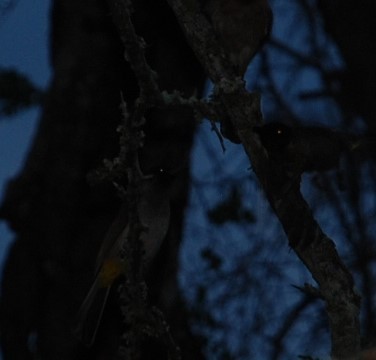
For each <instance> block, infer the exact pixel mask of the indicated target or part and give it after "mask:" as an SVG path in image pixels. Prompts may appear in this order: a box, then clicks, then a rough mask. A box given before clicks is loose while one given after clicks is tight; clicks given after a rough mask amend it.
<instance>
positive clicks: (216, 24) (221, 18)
mask: <svg viewBox="0 0 376 360" xmlns="http://www.w3.org/2000/svg"><path fill="white" fill-rule="evenodd" d="M204 10H205V12H206V14H207V15H208V17H209V19H210V21H211V23H212V26H213V28H214V31H215V32H216V34H217V36H218V38H219V41H220V42H221V44H222V46H223V48H224V50H225V52H226V54H227V55H228V57H229V60H230V61H231V63H232V64H233V65H234V67H235V69H236V71H237V72H238V73H239V75H241V76H243V75H244V73H245V71H246V70H247V67H248V64H249V63H250V61H251V60H252V58H253V57H254V56H255V54H256V53H257V51H258V50H259V49H260V48H261V46H262V45H263V43H264V42H265V40H266V39H267V37H268V35H269V32H270V30H271V26H272V19H273V16H272V12H271V10H270V7H269V4H268V1H267V0H207V1H205V2H204Z"/></svg>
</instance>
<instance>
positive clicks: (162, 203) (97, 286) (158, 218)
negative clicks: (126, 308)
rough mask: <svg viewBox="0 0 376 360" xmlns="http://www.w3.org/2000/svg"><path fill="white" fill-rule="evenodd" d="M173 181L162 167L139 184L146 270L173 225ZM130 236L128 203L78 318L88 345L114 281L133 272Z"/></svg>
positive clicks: (104, 246) (103, 251)
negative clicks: (126, 251)
mask: <svg viewBox="0 0 376 360" xmlns="http://www.w3.org/2000/svg"><path fill="white" fill-rule="evenodd" d="M171 181H173V176H170V175H169V174H168V173H167V172H166V171H165V170H164V169H159V171H158V172H157V173H156V174H153V175H147V176H144V178H143V179H142V180H141V184H140V186H139V187H140V189H139V200H138V203H137V214H138V217H139V221H140V223H141V225H142V227H143V229H144V230H143V231H142V232H141V234H140V237H139V239H140V241H141V243H142V246H143V264H144V267H145V268H146V269H147V268H149V267H150V264H151V263H152V261H153V259H154V258H155V256H156V254H157V253H158V251H159V249H160V247H161V245H162V243H163V240H164V238H165V237H166V234H167V231H168V228H169V223H170V191H171ZM129 237H130V224H129V207H128V205H127V204H126V203H124V204H123V205H122V206H121V208H120V210H119V213H118V215H117V217H116V218H115V220H114V221H113V223H112V224H111V226H110V228H109V230H108V231H107V234H106V235H105V237H104V240H103V242H102V246H101V248H100V250H99V252H98V255H97V261H96V269H95V272H94V279H93V282H92V285H91V287H90V289H89V290H88V292H87V295H86V297H85V298H84V300H83V302H82V304H81V306H80V308H79V310H78V313H77V315H76V318H75V321H74V326H73V329H72V331H73V333H74V335H75V336H76V337H77V338H78V339H79V340H80V341H81V342H82V343H84V344H85V345H86V346H88V347H90V346H92V345H93V343H94V341H95V338H96V334H97V332H98V329H99V326H100V323H101V319H102V315H103V312H104V309H105V306H106V303H107V299H108V296H109V293H110V290H111V288H112V286H113V284H114V283H115V282H116V281H117V280H118V279H119V278H120V277H121V276H125V277H126V276H127V271H130V269H129V266H128V265H129V264H128V263H127V254H124V250H125V249H126V246H124V245H125V244H126V242H127V241H129Z"/></svg>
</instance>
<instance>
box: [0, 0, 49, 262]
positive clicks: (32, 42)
mask: <svg viewBox="0 0 376 360" xmlns="http://www.w3.org/2000/svg"><path fill="white" fill-rule="evenodd" d="M5 3H6V2H5ZM14 3H15V7H14V8H13V9H12V10H10V11H9V12H7V13H6V14H5V15H1V16H0V67H2V68H15V69H17V70H19V71H20V72H22V73H24V74H26V75H27V76H29V77H30V79H31V80H32V81H33V82H34V83H35V84H37V85H38V86H41V87H43V88H45V87H46V86H47V85H48V80H49V77H50V69H49V62H48V37H49V32H48V31H49V30H48V29H49V10H50V0H33V1H30V0H16V1H14ZM38 117H39V111H38V110H35V109H34V110H31V111H25V112H22V113H20V114H18V115H17V116H14V117H11V118H5V119H0V199H2V197H3V194H4V190H5V186H6V183H7V181H8V180H9V179H10V178H11V177H13V176H15V175H16V174H17V172H18V171H20V169H21V168H22V165H23V161H24V158H25V154H26V153H27V150H28V148H29V145H30V143H31V140H32V138H33V134H34V130H35V128H36V124H37V121H38ZM11 239H12V234H11V232H10V231H9V230H8V228H7V226H6V224H5V223H4V222H2V221H0V264H3V261H4V258H5V256H6V251H7V248H8V246H9V244H10V242H11Z"/></svg>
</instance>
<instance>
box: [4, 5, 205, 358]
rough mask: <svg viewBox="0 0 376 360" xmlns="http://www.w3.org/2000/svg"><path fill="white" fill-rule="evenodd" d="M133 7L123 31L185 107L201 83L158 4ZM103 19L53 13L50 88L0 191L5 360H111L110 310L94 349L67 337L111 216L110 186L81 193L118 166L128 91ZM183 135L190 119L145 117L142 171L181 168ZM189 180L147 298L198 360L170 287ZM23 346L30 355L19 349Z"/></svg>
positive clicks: (117, 47) (115, 42) (76, 11)
mask: <svg viewBox="0 0 376 360" xmlns="http://www.w3.org/2000/svg"><path fill="white" fill-rule="evenodd" d="M134 5H135V13H134V22H135V25H136V26H137V29H138V31H139V32H140V34H141V35H142V36H144V38H145V40H146V42H147V44H148V46H149V47H148V48H147V55H148V60H149V61H150V64H151V66H152V67H153V69H154V70H155V71H156V72H157V73H158V75H159V78H158V79H159V85H160V86H161V88H162V89H168V90H172V89H175V88H177V89H179V90H181V91H183V92H185V93H186V94H189V95H191V94H192V92H193V91H194V90H195V89H200V88H201V87H202V84H203V79H204V75H203V72H202V70H201V69H200V68H199V66H198V64H197V62H196V60H195V58H194V56H193V55H192V53H191V50H190V49H189V47H188V46H187V44H186V42H185V40H184V38H183V36H182V33H181V31H180V29H179V27H178V25H177V23H176V21H175V19H174V17H173V15H172V13H171V11H170V10H169V8H168V7H167V6H166V5H165V2H164V1H157V0H143V1H141V0H140V1H137V2H136V3H135V4H134ZM109 13H110V11H109V9H108V7H107V5H106V3H105V2H104V1H101V0H83V1H75V0H55V1H54V6H53V12H52V36H51V58H52V66H53V79H52V82H51V85H50V89H49V91H48V94H47V97H46V99H45V104H44V107H43V114H42V117H41V121H40V124H39V128H38V131H37V135H36V138H35V140H34V143H33V146H32V148H31V151H30V153H29V155H28V158H27V161H26V163H25V166H24V168H23V170H22V172H21V173H20V174H19V176H18V177H17V178H15V179H14V180H12V181H11V182H10V183H9V185H8V188H7V192H6V196H5V200H4V202H3V204H2V207H1V216H2V217H3V218H5V219H6V220H7V221H8V222H9V224H10V225H11V227H12V228H13V229H14V230H15V232H16V234H17V237H16V241H15V243H14V245H13V246H12V248H11V251H10V254H9V257H8V260H7V263H6V267H5V272H4V280H3V284H2V298H1V324H2V329H1V330H2V331H1V342H2V347H3V352H4V359H5V360H7V359H12V360H17V359H23V360H24V359H28V358H32V357H33V352H36V353H37V354H38V355H39V356H40V357H41V358H42V359H49V360H53V359H59V360H62V359H73V358H75V359H79V358H82V359H84V358H87V357H88V356H90V358H91V359H100V358H105V359H109V358H111V356H114V354H116V352H117V346H118V337H119V335H121V334H119V333H118V332H117V328H116V327H114V323H113V321H112V318H111V312H112V311H111V309H107V310H106V314H107V315H105V318H104V319H103V324H102V329H100V331H99V333H98V339H97V341H96V344H95V345H94V348H93V349H86V348H84V347H83V346H81V345H80V344H79V342H78V340H77V339H76V338H75V337H74V336H73V335H72V331H71V329H72V324H73V320H74V317H75V315H76V313H77V310H78V308H79V306H80V303H81V301H82V300H83V297H84V296H85V292H86V291H87V289H88V288H89V286H90V281H91V280H92V276H93V269H94V263H95V258H96V254H97V251H98V249H99V246H100V244H101V241H102V240H103V238H104V235H105V233H106V231H107V229H108V227H109V225H110V224H111V222H112V220H113V219H114V217H115V215H116V213H117V212H118V209H119V206H120V200H119V198H118V197H117V195H116V192H115V190H114V189H113V188H112V185H111V184H110V183H109V182H107V183H101V184H99V185H89V184H88V181H87V175H88V173H89V172H90V171H93V170H94V169H96V167H97V166H100V165H101V163H102V161H103V159H105V158H108V159H112V158H113V157H114V156H117V153H118V151H119V149H118V148H119V145H118V144H119V140H118V134H117V133H116V128H117V126H118V125H119V121H120V111H119V104H120V93H121V92H122V93H123V96H124V98H125V101H126V102H127V104H128V106H129V108H130V110H131V109H132V104H133V102H134V100H135V99H136V97H137V96H138V91H139V90H138V88H137V83H136V79H135V76H134V75H133V74H132V72H131V70H130V67H129V65H128V64H127V63H126V61H125V60H124V57H123V49H122V45H121V43H120V40H119V36H118V33H117V30H116V29H115V27H114V25H113V24H112V22H111V16H110V14H109ZM194 130H195V125H194V121H193V115H192V113H191V111H188V110H182V109H179V110H164V111H162V110H152V111H150V112H149V114H148V116H147V119H146V124H145V130H144V131H145V134H146V135H145V148H144V149H143V150H142V152H143V153H142V162H143V166H144V169H146V170H145V171H148V170H150V171H151V170H152V169H155V168H158V167H160V166H165V163H164V162H165V161H172V162H176V161H182V162H184V161H187V159H186V158H187V154H189V151H190V148H191V145H192V137H193V133H194ZM172 154H173V155H174V156H172ZM167 159H168V160H167ZM188 180H189V171H188V169H187V168H185V169H184V170H183V171H182V172H181V174H180V175H179V184H178V185H179V186H178V191H176V192H175V196H174V197H173V199H172V200H171V208H172V214H173V216H172V219H171V223H170V228H169V232H168V235H167V238H166V239H165V241H164V244H163V246H162V248H161V250H160V253H159V255H158V258H157V259H156V262H155V264H154V267H153V272H152V273H153V277H150V279H149V281H148V286H149V293H150V300H151V302H152V303H153V304H155V305H157V306H158V307H159V308H161V309H162V310H163V311H164V313H165V316H166V318H167V322H169V324H170V325H171V328H172V334H173V336H174V337H175V340H176V342H177V343H178V344H180V346H181V347H182V353H183V355H184V356H183V357H184V358H186V359H200V358H201V357H202V355H201V350H200V348H199V346H198V343H197V341H196V340H195V339H194V338H193V336H192V335H191V333H190V330H189V328H188V325H187V315H186V313H185V310H184V306H183V303H182V301H181V299H180V296H179V293H178V288H177V281H176V274H177V258H178V250H179V243H180V239H181V232H182V221H183V216H184V209H185V206H186V201H187V190H188V184H189V181H188ZM114 295H116V294H115V292H114ZM113 303H116V302H114V301H110V302H109V304H113ZM107 330H108V331H107ZM33 334H34V335H36V337H31V338H32V339H36V343H35V345H36V347H35V346H31V345H30V336H31V335H33ZM158 346H159V345H158ZM158 346H157V347H158ZM35 349H36V350H35ZM154 355H155V354H154ZM144 357H145V358H147V354H146V352H145V354H144ZM154 358H155V357H154Z"/></svg>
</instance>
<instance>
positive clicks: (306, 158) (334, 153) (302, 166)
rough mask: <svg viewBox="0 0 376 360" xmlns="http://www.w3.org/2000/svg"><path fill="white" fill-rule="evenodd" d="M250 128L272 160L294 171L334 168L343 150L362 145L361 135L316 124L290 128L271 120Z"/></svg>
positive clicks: (353, 148)
mask: <svg viewBox="0 0 376 360" xmlns="http://www.w3.org/2000/svg"><path fill="white" fill-rule="evenodd" d="M253 130H254V132H255V133H257V134H258V136H259V138H260V141H261V144H262V146H263V147H264V148H265V150H266V151H267V152H268V155H269V157H270V158H271V160H273V161H274V162H276V163H278V164H280V165H282V166H284V168H285V170H287V171H289V172H292V173H294V174H301V173H303V172H310V171H318V172H320V171H326V170H330V169H333V168H336V167H337V166H338V163H339V160H340V157H341V155H342V154H343V153H345V152H347V151H353V150H355V149H358V148H359V147H360V146H361V145H363V144H364V139H363V138H362V137H360V136H356V135H351V134H345V133H341V132H338V131H335V130H332V129H329V128H325V127H319V126H300V127H299V126H297V127H291V126H288V125H285V124H283V123H281V122H272V123H268V124H265V125H263V126H256V127H254V128H253Z"/></svg>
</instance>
